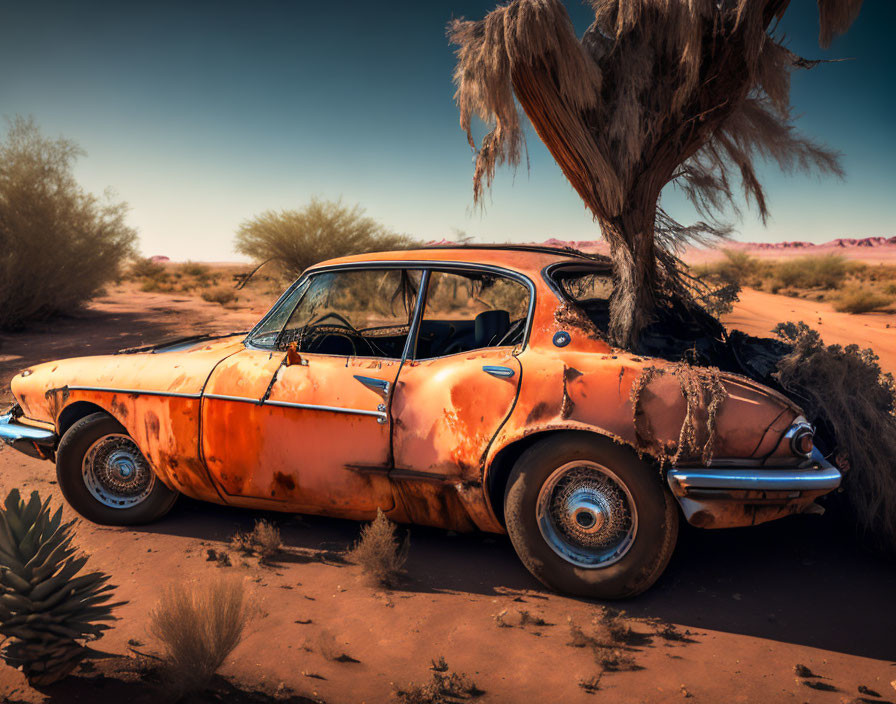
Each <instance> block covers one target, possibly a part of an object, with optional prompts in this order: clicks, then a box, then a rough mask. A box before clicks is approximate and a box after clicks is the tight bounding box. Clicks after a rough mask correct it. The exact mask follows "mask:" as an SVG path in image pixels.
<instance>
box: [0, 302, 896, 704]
mask: <svg viewBox="0 0 896 704" xmlns="http://www.w3.org/2000/svg"><path fill="white" fill-rule="evenodd" d="M264 307H265V305H264V304H263V302H259V303H257V304H253V306H252V307H250V308H238V309H229V310H225V309H223V308H221V307H220V306H218V305H216V304H211V303H205V302H203V301H201V300H198V299H195V298H192V297H188V296H173V295H163V294H149V293H140V292H135V291H133V290H131V289H112V290H110V294H109V295H108V296H107V297H105V298H103V299H100V300H98V301H96V302H94V303H93V304H91V305H90V306H89V307H88V308H87V309H86V310H85V311H84V312H82V313H80V314H79V315H78V316H76V317H72V318H68V319H64V320H61V321H54V322H52V323H45V324H41V325H39V326H36V327H35V328H32V329H30V330H29V331H27V332H23V333H19V334H12V335H4V336H2V337H0V388H2V389H3V392H0V393H7V392H6V388H7V385H8V381H9V378H10V377H11V376H12V374H14V373H15V371H17V370H18V369H20V368H22V367H25V366H27V365H29V364H32V363H35V362H38V361H42V360H49V359H54V358H61V357H66V356H74V355H80V354H90V353H105V352H110V351H113V350H116V349H119V348H122V347H128V346H134V345H138V344H142V343H149V342H152V341H154V340H156V339H159V338H163V337H167V336H171V335H177V334H180V335H185V334H195V333H200V332H205V331H213V332H223V331H227V330H240V329H242V330H245V329H247V328H248V327H249V326H250V325H251V324H252V323H253V322H254V321H255V320H256V319H257V318H258V317H259V316H260V315H261V313H262V312H263V310H264ZM782 320H805V321H806V322H807V323H810V324H812V325H816V324H817V323H818V320H821V323H820V325H818V329H819V330H820V331H821V332H822V334H823V336H824V337H825V339H826V340H827V341H828V342H830V343H838V344H846V343H849V342H857V343H859V344H861V345H870V346H872V347H873V348H874V349H876V350H877V351H878V353H879V354H880V355H881V359H882V363H883V365H884V367H885V368H886V369H888V370H890V371H896V340H894V338H896V315H892V314H889V315H885V314H869V315H846V314H838V313H834V312H833V311H832V310H831V308H830V306H829V305H827V304H821V303H814V302H809V301H805V300H799V299H791V298H784V297H782V296H775V295H772V294H765V293H758V292H752V291H746V292H744V294H743V297H742V301H741V303H740V304H738V305H737V306H736V308H735V310H734V311H733V313H732V314H731V315H729V316H728V317H727V318H726V323H727V324H728V325H729V326H734V327H739V328H741V329H744V330H746V331H747V332H750V333H752V334H767V332H768V331H769V330H770V329H771V328H772V327H773V325H774V324H775V323H776V322H778V321H782ZM887 325H889V326H890V327H889V328H888V327H887ZM6 400H9V397H8V395H7V396H2V395H0V404H2V403H3V402H4V401H6ZM0 468H2V471H0V493H2V494H3V495H5V494H6V492H7V491H9V490H10V489H12V488H13V487H20V488H21V489H22V490H23V491H26V492H27V491H30V490H35V489H36V490H38V491H40V493H41V494H42V495H43V496H50V497H52V499H53V502H54V504H56V505H58V504H61V503H63V500H62V497H61V495H60V493H59V490H58V487H57V485H56V481H55V471H54V467H53V466H52V465H51V464H50V463H49V462H41V461H37V460H32V459H29V458H27V457H25V456H23V455H21V454H19V453H17V452H14V451H12V450H10V449H8V448H5V447H0ZM65 513H66V515H67V516H69V517H74V514H73V513H72V512H71V511H70V509H68V507H67V505H66V506H65ZM262 517H264V518H268V519H270V520H273V521H274V522H276V523H277V524H278V525H279V527H280V529H281V531H282V535H283V540H284V544H285V546H286V547H285V550H284V552H283V553H282V554H281V556H280V557H279V558H278V559H277V560H276V561H275V562H274V564H272V565H270V566H265V565H259V564H258V562H257V560H255V559H253V558H241V557H239V556H237V555H236V554H233V555H232V562H233V564H232V566H229V567H219V566H217V563H216V562H213V561H208V560H207V551H208V549H209V548H212V549H215V550H219V551H220V550H225V551H226V550H227V549H228V540H229V538H230V536H232V535H233V533H234V532H235V531H237V530H239V529H243V530H245V529H249V528H251V526H252V525H253V523H254V521H255V520H256V519H258V518H262ZM358 530H359V525H358V524H356V523H352V522H348V521H341V520H334V519H326V518H316V517H300V516H293V515H287V514H264V513H261V512H253V511H245V510H237V509H232V508H226V507H220V506H213V505H208V504H199V503H197V502H193V501H190V500H187V499H181V500H180V501H179V502H178V504H177V506H176V507H175V509H174V511H173V512H172V513H171V514H170V515H169V516H168V517H166V518H165V519H164V520H162V521H160V522H158V523H157V524H154V525H150V526H146V527H143V528H139V529H120V528H106V527H100V526H96V525H92V524H90V523H87V522H86V521H81V522H80V524H79V527H78V539H77V540H78V544H79V545H80V546H81V547H82V548H83V549H84V550H86V551H87V552H88V553H90V555H91V562H90V566H91V567H92V568H95V569H102V570H104V571H106V572H108V573H110V574H111V575H112V577H113V583H115V584H117V585H118V589H117V591H116V597H117V598H119V599H124V600H127V602H128V604H127V605H126V606H123V607H121V608H120V609H119V611H118V616H119V617H120V620H118V621H117V622H116V623H115V625H114V627H113V629H112V630H111V631H109V632H107V634H106V635H105V636H104V637H103V638H102V639H101V640H99V641H97V642H96V643H95V647H96V648H97V649H98V650H100V651H102V652H104V653H108V654H112V655H117V656H123V657H124V658H131V659H133V658H136V657H137V655H136V653H137V652H147V653H157V652H158V650H157V646H156V644H155V643H153V641H152V640H151V638H150V637H149V636H148V634H147V632H146V626H147V620H148V614H149V611H150V609H151V608H152V606H153V605H154V603H155V602H156V600H157V599H158V596H159V593H160V590H161V589H162V588H163V587H164V586H165V585H166V584H168V583H171V582H173V581H175V580H191V579H203V578H207V577H209V576H212V575H218V574H221V573H230V574H233V575H236V576H238V577H239V578H243V579H245V580H246V581H247V583H248V585H249V586H250V587H251V589H252V591H253V593H254V595H255V597H256V598H257V599H258V601H259V603H260V605H261V609H262V616H261V617H260V618H258V619H257V620H256V621H255V622H254V623H253V624H252V625H251V626H250V629H249V632H248V634H247V635H246V637H245V639H244V641H243V642H242V643H241V645H240V646H239V647H238V648H237V649H236V651H235V652H234V653H233V656H232V657H231V658H230V659H229V660H228V662H227V663H226V664H225V666H224V668H223V669H222V674H223V675H224V676H225V677H226V678H227V680H228V681H229V682H230V683H231V685H232V686H233V687H234V688H237V689H239V690H242V691H255V692H267V693H268V694H269V695H271V696H273V697H275V698H286V697H288V696H292V697H293V699H292V701H307V699H304V698H305V697H307V698H308V699H311V700H315V701H317V700H323V701H326V702H345V703H349V702H352V703H354V702H387V701H393V692H394V690H395V689H396V688H401V687H404V686H406V685H407V684H408V683H409V682H424V681H426V680H427V679H428V678H429V677H430V675H431V671H430V666H431V661H432V660H437V659H438V658H440V657H444V658H445V660H446V661H447V663H448V664H449V665H450V667H451V670H452V671H454V672H459V673H465V674H466V675H467V676H468V677H469V678H470V679H471V680H473V681H474V682H475V683H476V685H477V687H478V688H479V689H481V690H484V691H485V693H484V694H483V695H482V696H481V697H479V698H477V699H476V701H481V702H496V703H497V702H502V703H503V702H542V701H544V702H552V701H565V702H593V701H603V700H607V701H614V702H679V701H684V700H687V701H692V702H707V703H716V702H760V701H761V702H795V703H799V702H822V703H826V702H831V703H834V702H841V701H846V702H848V701H854V700H856V698H858V697H861V696H866V695H861V694H859V690H858V687H859V686H863V687H867V688H870V689H871V690H874V691H875V692H878V693H880V694H881V695H882V697H879V698H878V697H871V698H870V699H865V700H860V701H894V700H896V688H894V686H893V685H891V684H890V683H891V681H893V680H896V667H894V661H896V636H894V634H896V612H894V610H893V608H892V600H893V594H896V566H894V564H893V561H892V559H888V558H885V557H883V556H881V555H879V554H876V553H874V552H871V551H869V550H867V549H866V548H865V547H864V546H863V543H862V540H861V539H860V538H857V537H856V536H854V535H852V533H851V531H850V529H849V528H848V527H846V526H844V525H841V524H839V523H838V522H837V520H836V518H835V517H834V516H832V515H831V514H828V515H826V516H823V517H818V516H795V517H791V518H788V519H784V520H781V521H778V522H775V523H771V524H767V525H764V526H759V527H756V528H750V529H740V530H728V531H718V532H712V531H700V530H697V529H691V528H689V527H687V526H685V527H684V528H683V530H682V534H681V536H680V538H679V544H678V548H677V550H676V552H675V555H674V556H673V558H672V562H671V565H670V567H669V569H668V570H667V571H666V573H665V574H664V575H663V577H662V578H661V579H660V581H659V582H658V584H657V585H656V586H655V587H654V588H653V589H651V590H650V591H649V592H648V593H647V594H644V595H642V596H640V597H638V598H636V599H633V600H630V601H627V602H624V603H616V604H602V603H598V602H591V601H587V600H581V599H573V598H567V597H564V596H561V595H558V594H555V593H552V592H549V591H547V590H546V589H544V588H543V587H542V586H541V585H540V584H538V583H537V582H536V581H535V580H534V579H533V578H532V577H530V576H529V574H528V573H527V572H526V570H525V569H524V568H523V566H522V565H521V564H520V563H519V561H518V560H517V558H516V556H515V554H514V552H513V549H512V547H511V545H510V543H509V541H508V540H507V538H506V537H505V536H498V535H483V534H475V535H456V534H453V533H450V532H445V531H439V530H430V529H425V528H418V527H411V529H410V531H411V549H410V558H409V562H408V565H407V568H408V576H407V579H406V581H405V582H404V583H403V584H402V585H401V586H400V588H397V589H394V590H383V589H381V588H376V587H371V586H370V585H369V584H368V583H367V582H366V581H365V579H364V576H363V575H362V573H361V571H360V569H359V568H358V567H356V566H354V565H350V564H348V563H346V562H345V560H344V559H343V553H344V551H345V550H346V549H347V548H348V547H349V546H350V545H351V544H352V542H353V541H354V540H355V539H356V538H357V535H358ZM608 607H609V608H612V609H619V608H621V609H624V610H625V612H626V614H625V618H626V619H627V620H628V624H629V625H630V627H631V628H632V630H633V631H634V633H635V635H633V636H631V637H630V638H629V639H628V641H627V642H623V643H620V646H619V647H620V650H621V652H622V653H623V654H624V655H625V656H626V657H628V658H631V665H630V666H629V667H627V668H626V671H622V672H608V673H606V674H604V675H603V677H602V678H601V680H600V683H599V686H600V689H599V690H598V691H597V692H596V693H594V694H589V693H588V692H586V690H585V689H583V688H582V687H581V686H580V682H581V681H583V680H585V681H587V680H590V679H591V678H593V677H594V676H595V675H596V674H597V673H598V666H597V665H596V663H595V659H594V655H593V653H592V652H591V651H590V649H588V648H580V647H574V646H573V645H571V638H570V625H569V624H570V623H574V624H576V625H578V626H580V627H581V628H582V629H583V630H584V631H585V632H586V633H588V632H590V631H592V630H594V629H595V628H596V626H595V625H594V621H599V620H600V619H601V618H602V616H603V615H604V614H605V613H606V612H605V609H606V608H608ZM522 612H527V613H528V614H529V615H530V616H531V617H532V620H534V621H536V622H537V621H538V620H539V619H540V620H541V621H543V622H544V625H535V624H533V623H531V622H530V623H526V624H523V623H521V620H522V619H523V616H522ZM500 622H503V623H504V624H507V625H506V626H502V625H501V623H500ZM334 648H335V650H334ZM341 654H344V655H346V656H348V657H346V658H340V659H333V658H334V657H338V655H341ZM131 661H132V660H129V661H122V660H117V661H116V660H110V659H107V660H102V659H101V660H97V661H94V662H91V663H88V665H87V666H86V667H82V668H81V669H80V670H78V671H77V672H76V673H75V675H74V676H73V677H70V678H69V679H68V680H67V681H66V682H64V683H61V684H59V685H56V686H54V687H52V688H50V689H48V690H47V691H45V692H37V691H35V690H32V689H30V688H29V687H27V685H26V684H25V681H24V679H23V677H22V675H21V674H20V673H18V672H16V671H14V670H12V669H11V668H9V667H7V666H5V665H0V700H2V701H8V702H69V701H83V702H113V701H114V702H120V701H125V700H130V701H133V702H135V703H139V702H150V701H156V700H157V699H156V697H157V695H156V694H155V692H154V691H153V690H151V689H149V688H148V687H149V685H147V683H145V682H143V681H141V680H139V678H138V679H134V678H131V679H130V680H128V678H127V677H123V678H117V677H115V676H113V675H114V670H115V667H117V666H116V665H115V663H116V662H117V663H118V664H119V665H120V664H121V662H131ZM110 663H111V664H110ZM797 664H799V665H803V666H805V667H808V668H809V669H810V670H812V671H813V672H814V673H815V674H816V675H818V677H815V678H798V677H797V676H796V675H795V673H794V667H795V666H796V665H797ZM234 691H236V689H234ZM259 696H260V695H259ZM258 701H262V700H261V699H259V700H258Z"/></svg>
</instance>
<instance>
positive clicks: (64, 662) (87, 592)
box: [0, 489, 124, 686]
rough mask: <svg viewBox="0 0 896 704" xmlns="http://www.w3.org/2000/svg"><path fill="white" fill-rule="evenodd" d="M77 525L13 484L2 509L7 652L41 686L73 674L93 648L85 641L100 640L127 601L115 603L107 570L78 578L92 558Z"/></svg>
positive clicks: (0, 591)
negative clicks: (81, 550)
mask: <svg viewBox="0 0 896 704" xmlns="http://www.w3.org/2000/svg"><path fill="white" fill-rule="evenodd" d="M73 524H74V521H71V522H69V523H63V522H62V509H59V510H57V511H56V513H54V514H52V515H51V514H50V502H49V500H47V501H44V502H42V501H41V499H40V496H39V495H38V493H37V492H36V491H35V492H32V494H31V498H30V500H29V501H28V503H25V501H23V500H22V498H21V497H20V496H19V491H18V489H13V490H12V491H11V492H9V495H8V496H7V497H6V501H5V502H4V508H2V509H0V635H2V636H4V637H5V641H4V647H3V651H2V656H3V659H4V660H5V661H6V662H7V664H9V665H11V666H13V667H21V668H22V671H23V672H24V674H25V676H26V677H27V678H28V681H29V682H30V683H31V684H32V685H35V686H46V685H49V684H52V683H53V682H56V681H58V680H60V679H61V678H63V677H65V676H66V675H67V674H68V673H69V672H71V671H72V670H73V669H74V668H75V666H77V664H78V663H79V662H80V661H81V659H82V658H83V657H84V656H85V654H87V652H88V651H87V648H85V647H84V645H83V643H84V642H86V641H90V640H94V639H96V638H99V637H100V635H102V632H103V631H104V630H106V629H107V628H109V626H108V625H107V624H105V623H103V622H104V621H112V620H115V617H114V616H112V609H113V608H115V607H117V606H120V605H121V604H122V603H124V602H120V603H115V604H110V603H108V601H109V599H110V598H111V596H112V595H111V593H110V592H111V591H112V589H114V587H112V586H111V585H109V584H106V582H108V580H109V576H108V575H105V574H103V573H102V572H91V573H89V574H84V575H81V576H76V575H77V574H78V572H80V571H81V570H82V569H83V568H84V565H85V564H86V563H87V557H86V556H84V555H76V554H75V552H76V549H75V548H74V547H72V538H73V537H74V536H73V533H72V525H73Z"/></svg>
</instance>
